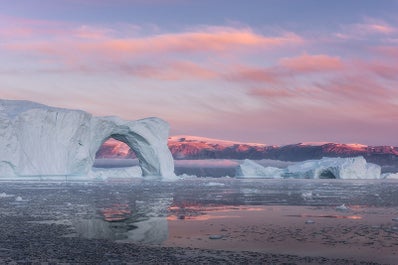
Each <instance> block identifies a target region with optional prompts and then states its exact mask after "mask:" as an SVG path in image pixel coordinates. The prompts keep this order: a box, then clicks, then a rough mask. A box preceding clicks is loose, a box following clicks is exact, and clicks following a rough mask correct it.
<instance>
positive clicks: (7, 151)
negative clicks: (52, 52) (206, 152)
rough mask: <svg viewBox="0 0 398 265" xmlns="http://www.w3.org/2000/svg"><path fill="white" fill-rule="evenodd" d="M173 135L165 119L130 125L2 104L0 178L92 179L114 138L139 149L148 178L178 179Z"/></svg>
mask: <svg viewBox="0 0 398 265" xmlns="http://www.w3.org/2000/svg"><path fill="white" fill-rule="evenodd" d="M168 133H169V125H168V124H167V123H166V122H165V121H163V120H161V119H159V118H147V119H142V120H137V121H125V120H122V119H120V118H118V117H95V116H92V115H91V114H89V113H87V112H84V111H80V110H69V109H61V108H54V107H49V106H45V105H41V104H38V103H34V102H30V101H17V100H0V177H17V176H45V175H74V176H76V175H82V176H85V175H88V174H89V173H91V168H92V165H93V163H94V160H95V154H96V152H97V151H98V149H99V148H100V146H101V145H102V144H103V143H104V142H105V141H106V140H107V139H109V138H111V137H112V138H114V139H116V140H119V141H122V142H124V143H126V144H127V145H128V146H130V148H132V149H133V150H134V152H135V153H136V155H137V157H138V159H139V163H140V167H141V170H142V175H143V176H162V177H164V178H174V176H175V175H174V163H173V158H172V156H171V153H170V151H169V149H168V147H167V138H168Z"/></svg>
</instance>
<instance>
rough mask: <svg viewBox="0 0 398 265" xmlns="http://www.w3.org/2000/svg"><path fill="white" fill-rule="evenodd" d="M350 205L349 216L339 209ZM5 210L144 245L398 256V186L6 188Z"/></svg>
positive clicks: (217, 183) (0, 189) (272, 183)
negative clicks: (351, 248) (284, 248)
mask: <svg viewBox="0 0 398 265" xmlns="http://www.w3.org/2000/svg"><path fill="white" fill-rule="evenodd" d="M342 204H345V205H346V206H347V207H348V208H347V209H344V208H343V209H340V208H336V207H338V206H341V205H342ZM0 211H1V213H2V214H3V215H10V216H17V215H18V216H19V215H20V216H29V218H30V219H31V222H39V223H45V224H49V225H51V224H52V225H54V224H56V225H64V226H68V227H69V228H70V233H69V234H68V235H65V236H72V237H86V238H105V239H110V240H116V241H130V242H136V243H141V244H157V245H165V246H182V247H184V246H192V247H199V248H206V247H210V248H220V249H228V250H254V251H266V250H272V251H276V250H275V249H273V248H272V246H277V245H278V242H279V243H280V244H282V245H283V246H287V245H288V246H290V250H289V251H290V252H292V251H293V252H295V253H296V254H300V253H301V254H303V253H304V254H309V253H310V249H311V248H312V250H313V248H314V246H324V247H325V251H326V250H328V249H329V250H330V246H333V247H335V249H336V251H337V250H338V251H343V250H344V249H346V248H347V245H352V246H354V245H355V247H356V248H355V249H357V250H356V251H359V254H360V255H362V254H361V253H362V252H361V251H363V252H364V253H365V252H369V248H370V247H371V248H372V249H371V250H372V251H379V252H380V255H384V256H386V255H387V256H388V257H389V258H388V260H387V261H388V262H390V260H391V259H394V258H395V257H396V252H397V250H398V219H397V221H395V220H394V218H395V217H398V181H393V180H389V181H386V180H374V181H373V180H371V181H369V180H355V181H351V180H293V179H289V180H287V179H286V180H238V179H229V178H217V179H210V178H205V179H201V178H199V179H186V180H180V181H176V182H159V181H142V180H128V181H127V180H126V181H123V182H117V181H113V182H112V181H108V182H74V183H71V182H29V183H22V182H20V183H15V182H3V183H1V186H0ZM335 227H339V229H338V230H336V231H335V230H334V229H335ZM344 229H345V230H344ZM358 229H359V230H358ZM343 230H344V231H346V232H345V234H344V233H342V236H343V234H344V237H341V236H340V237H337V236H336V234H338V232H339V231H340V232H341V231H343ZM376 232H377V233H376ZM355 233H356V234H359V235H361V234H363V235H362V237H359V236H358V235H356V236H355ZM350 234H352V236H349V235H350ZM325 235H329V238H327V237H325ZM358 238H359V239H360V240H359V241H360V242H359V241H358V240H357V239H358ZM304 241H306V242H307V243H308V248H306V247H305V246H306V245H305V244H304V245H303V244H302V242H304ZM362 241H363V242H362ZM371 241H374V242H373V243H372V242H371ZM270 242H271V243H272V242H273V243H272V245H270ZM300 242H301V245H302V246H303V248H298V247H297V246H298V245H300ZM282 245H281V246H282ZM358 249H359V250H358ZM289 251H288V252H287V253H290V252H289ZM297 251H299V252H297ZM300 251H301V252H300ZM319 251H321V248H320V249H319ZM325 253H326V252H325ZM326 254H327V255H329V256H330V255H331V254H330V253H329V252H328V253H326ZM326 254H325V255H326ZM359 254H358V255H359ZM333 255H335V256H339V255H340V253H334V254H333ZM350 255H351V254H350ZM361 257H362V256H361ZM363 257H364V258H366V257H367V256H366V255H365V254H364V255H363ZM369 258H371V257H368V259H369ZM397 260H398V259H397Z"/></svg>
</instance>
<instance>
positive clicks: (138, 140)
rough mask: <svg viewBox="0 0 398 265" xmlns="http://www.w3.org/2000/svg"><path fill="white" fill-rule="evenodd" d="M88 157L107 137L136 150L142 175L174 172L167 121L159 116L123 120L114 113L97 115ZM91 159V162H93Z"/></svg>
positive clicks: (171, 173)
mask: <svg viewBox="0 0 398 265" xmlns="http://www.w3.org/2000/svg"><path fill="white" fill-rule="evenodd" d="M96 127H97V128H98V129H97V130H95V131H96V132H97V135H94V137H93V140H92V141H93V147H92V148H93V149H92V151H91V152H90V155H91V156H90V160H91V161H92V163H93V162H94V160H95V154H96V152H97V151H98V149H99V148H100V147H101V145H102V144H103V143H104V142H105V141H106V140H108V139H109V138H114V139H115V140H118V141H121V142H123V143H125V144H127V145H128V146H129V147H130V148H131V149H132V150H133V151H134V152H135V154H136V156H137V158H138V160H139V163H140V167H141V170H142V174H143V176H171V175H174V162H173V158H172V156H171V153H170V150H169V149H168V147H167V139H168V131H169V126H168V124H167V123H166V122H165V121H163V120H161V119H159V118H147V119H142V120H138V121H128V122H126V121H124V120H121V119H119V118H117V117H105V118H102V117H100V118H96ZM92 163H91V165H92Z"/></svg>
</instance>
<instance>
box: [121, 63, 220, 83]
mask: <svg viewBox="0 0 398 265" xmlns="http://www.w3.org/2000/svg"><path fill="white" fill-rule="evenodd" d="M120 67H121V68H122V69H121V70H122V71H123V72H125V73H127V74H130V75H134V76H137V77H143V78H151V79H159V80H182V79H202V80H205V79H213V78H216V77H217V76H218V73H217V72H215V71H213V70H210V69H208V68H205V67H202V66H200V65H198V64H196V63H193V62H188V61H174V62H166V63H163V64H161V65H147V64H140V65H132V66H129V65H124V66H123V65H122V66H120Z"/></svg>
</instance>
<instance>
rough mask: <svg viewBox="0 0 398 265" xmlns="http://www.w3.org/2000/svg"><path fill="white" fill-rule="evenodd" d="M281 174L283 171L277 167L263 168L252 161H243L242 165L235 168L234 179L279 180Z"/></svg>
mask: <svg viewBox="0 0 398 265" xmlns="http://www.w3.org/2000/svg"><path fill="white" fill-rule="evenodd" d="M283 172H284V171H283V169H280V168H277V167H263V166H262V165H260V164H258V163H256V162H254V161H252V160H249V159H245V160H244V161H243V163H242V164H240V165H239V166H238V167H237V168H236V177H238V178H248V177H250V178H281V177H282V173H283Z"/></svg>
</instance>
